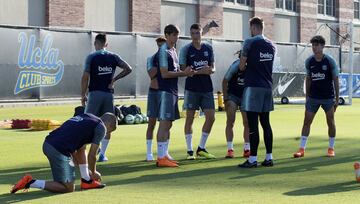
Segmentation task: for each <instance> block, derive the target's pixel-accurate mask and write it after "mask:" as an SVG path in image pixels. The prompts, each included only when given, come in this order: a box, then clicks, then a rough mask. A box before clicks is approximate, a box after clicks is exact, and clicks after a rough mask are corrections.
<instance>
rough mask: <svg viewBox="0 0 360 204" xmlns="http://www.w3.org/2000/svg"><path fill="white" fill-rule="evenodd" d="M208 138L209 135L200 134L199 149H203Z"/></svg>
mask: <svg viewBox="0 0 360 204" xmlns="http://www.w3.org/2000/svg"><path fill="white" fill-rule="evenodd" d="M208 137H209V133H206V132H202V133H201V139H200V144H199V147H200V148H201V149H205V145H206V140H207V138H208Z"/></svg>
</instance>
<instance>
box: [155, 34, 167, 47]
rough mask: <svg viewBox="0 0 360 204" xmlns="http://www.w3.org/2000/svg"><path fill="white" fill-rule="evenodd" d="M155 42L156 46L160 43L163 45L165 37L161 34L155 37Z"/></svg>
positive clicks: (159, 45)
mask: <svg viewBox="0 0 360 204" xmlns="http://www.w3.org/2000/svg"><path fill="white" fill-rule="evenodd" d="M155 41H156V44H157V46H158V47H161V45H163V44H164V43H165V42H166V38H164V37H163V36H161V37H158V38H156V40H155Z"/></svg>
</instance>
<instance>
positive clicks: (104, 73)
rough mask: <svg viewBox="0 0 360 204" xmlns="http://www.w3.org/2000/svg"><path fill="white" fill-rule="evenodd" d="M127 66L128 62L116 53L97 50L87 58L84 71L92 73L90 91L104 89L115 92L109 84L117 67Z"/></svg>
mask: <svg viewBox="0 0 360 204" xmlns="http://www.w3.org/2000/svg"><path fill="white" fill-rule="evenodd" d="M117 66H118V67H125V66H127V63H126V62H125V61H124V60H122V59H121V57H120V56H119V55H117V54H115V53H112V52H109V51H107V50H105V49H101V50H97V51H95V52H93V53H91V54H90V55H88V57H87V58H86V61H85V68H84V71H85V72H88V73H89V74H90V82H89V92H91V91H104V92H110V93H113V92H114V90H113V89H109V85H110V84H111V81H112V79H113V77H114V74H115V69H116V67H117Z"/></svg>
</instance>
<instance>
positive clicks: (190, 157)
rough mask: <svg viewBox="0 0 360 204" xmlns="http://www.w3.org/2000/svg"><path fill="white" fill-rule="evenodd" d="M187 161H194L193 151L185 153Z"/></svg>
mask: <svg viewBox="0 0 360 204" xmlns="http://www.w3.org/2000/svg"><path fill="white" fill-rule="evenodd" d="M186 159H187V160H195V159H196V158H195V156H194V151H187V156H186Z"/></svg>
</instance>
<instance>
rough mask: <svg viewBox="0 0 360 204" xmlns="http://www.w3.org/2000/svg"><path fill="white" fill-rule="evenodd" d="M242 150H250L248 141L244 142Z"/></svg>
mask: <svg viewBox="0 0 360 204" xmlns="http://www.w3.org/2000/svg"><path fill="white" fill-rule="evenodd" d="M244 150H250V143H249V142H245V143H244Z"/></svg>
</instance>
